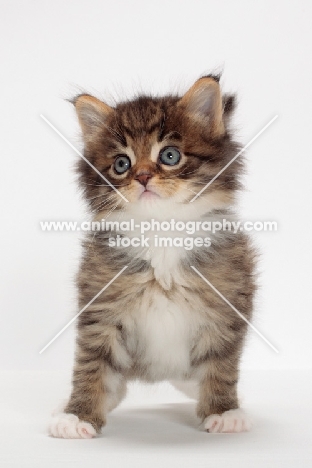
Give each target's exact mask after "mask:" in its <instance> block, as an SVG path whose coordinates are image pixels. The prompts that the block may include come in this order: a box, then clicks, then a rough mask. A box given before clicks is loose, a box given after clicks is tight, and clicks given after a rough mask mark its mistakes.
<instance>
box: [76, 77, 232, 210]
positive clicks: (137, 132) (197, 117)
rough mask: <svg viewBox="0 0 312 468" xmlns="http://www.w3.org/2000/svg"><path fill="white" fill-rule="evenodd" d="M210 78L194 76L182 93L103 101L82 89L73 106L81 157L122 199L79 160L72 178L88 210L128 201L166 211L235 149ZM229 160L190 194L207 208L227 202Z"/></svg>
mask: <svg viewBox="0 0 312 468" xmlns="http://www.w3.org/2000/svg"><path fill="white" fill-rule="evenodd" d="M228 103H229V101H225V100H224V99H223V100H222V97H221V93H220V89H219V85H218V83H217V82H216V81H215V80H214V79H213V78H211V77H206V78H201V79H200V80H198V81H197V82H196V83H195V84H194V86H193V87H192V88H191V89H190V90H189V91H188V92H187V93H186V94H185V95H184V96H183V97H182V98H179V97H173V96H167V97H164V98H150V97H139V98H137V99H135V100H133V101H130V102H126V103H122V104H119V105H117V106H116V108H111V107H109V106H107V105H106V104H104V103H102V102H101V101H99V100H97V99H96V98H94V97H92V96H88V95H81V96H79V97H78V98H77V99H76V101H75V105H76V109H77V113H78V117H79V121H80V124H81V127H82V130H83V135H84V141H85V157H86V158H87V159H88V160H89V161H90V163H91V164H92V165H93V166H94V167H95V168H96V169H97V170H98V171H99V172H100V173H101V174H103V176H104V177H105V178H106V179H107V180H108V181H109V182H110V183H111V184H112V185H114V187H116V188H117V189H118V190H119V191H120V193H121V194H122V195H123V196H124V197H125V198H126V199H127V200H128V203H127V202H126V201H125V200H124V199H123V198H122V197H121V196H120V195H119V194H118V193H117V192H115V191H114V190H113V189H112V187H111V186H110V185H109V184H107V183H106V182H105V181H104V180H103V179H102V178H101V177H100V175H99V174H98V173H97V172H96V171H94V169H93V168H91V167H90V166H89V165H88V164H87V163H86V162H85V161H83V160H81V161H80V162H79V172H80V181H81V183H82V184H83V188H84V193H85V196H86V198H87V199H88V201H89V204H90V206H91V208H92V210H93V211H94V212H95V213H97V214H99V213H100V214H102V213H103V214H105V212H107V211H110V210H112V209H116V210H120V209H124V210H131V208H133V207H134V206H135V207H136V208H140V207H141V208H142V209H145V210H147V211H148V212H150V213H153V210H155V215H157V214H159V213H158V212H157V210H161V209H162V206H165V205H166V206H167V205H168V203H170V204H171V206H172V209H173V213H174V210H175V209H177V207H178V206H180V207H181V205H186V204H189V202H190V200H191V199H192V198H193V197H194V196H195V195H196V194H197V193H198V192H199V191H200V190H201V189H202V188H203V187H204V186H205V185H206V184H207V183H208V182H209V181H210V180H211V179H212V178H213V177H214V176H215V175H216V174H218V172H219V171H220V170H221V169H222V168H223V167H224V166H225V165H226V164H227V163H228V162H229V161H230V160H231V159H232V158H233V157H234V156H235V154H236V151H237V145H236V144H235V143H233V142H232V141H231V139H230V137H229V135H228V133H227V130H226V126H225V118H226V114H227V109H226V107H224V106H226V105H228ZM238 167H239V164H238V162H237V161H236V162H234V163H233V164H232V165H231V166H230V167H229V168H227V170H226V171H224V173H222V174H221V175H220V176H219V177H218V178H217V179H216V180H215V181H214V182H213V184H211V186H210V187H209V188H207V190H206V191H204V192H203V194H201V196H200V197H198V199H196V200H195V202H194V207H195V205H197V206H198V208H199V207H201V211H202V210H203V209H204V210H206V211H210V210H211V209H219V208H224V207H226V206H228V205H229V204H230V203H231V202H232V198H233V193H234V190H235V189H236V188H237V186H238V184H237V171H238Z"/></svg>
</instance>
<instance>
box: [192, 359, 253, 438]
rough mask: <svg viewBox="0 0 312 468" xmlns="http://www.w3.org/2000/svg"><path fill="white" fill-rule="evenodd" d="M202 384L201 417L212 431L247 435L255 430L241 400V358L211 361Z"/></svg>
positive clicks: (199, 412) (200, 394) (200, 397)
mask: <svg viewBox="0 0 312 468" xmlns="http://www.w3.org/2000/svg"><path fill="white" fill-rule="evenodd" d="M204 369H205V370H204V376H203V378H202V379H201V381H200V387H199V401H198V407H197V414H198V416H199V417H200V418H201V419H202V420H203V421H204V427H205V429H206V430H207V431H208V432H243V431H248V430H250V429H251V421H250V419H249V417H248V416H247V415H246V414H245V413H244V412H243V410H241V409H240V408H239V403H238V398H237V379H238V358H235V357H233V355H231V356H228V358H222V359H221V358H216V357H213V358H210V359H209V361H207V363H206V364H205V365H204Z"/></svg>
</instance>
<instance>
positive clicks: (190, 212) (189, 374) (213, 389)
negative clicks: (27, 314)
mask: <svg viewBox="0 0 312 468" xmlns="http://www.w3.org/2000/svg"><path fill="white" fill-rule="evenodd" d="M74 104H75V107H76V111H77V114H78V118H79V122H80V125H81V129H82V133H83V138H84V146H85V149H84V154H85V157H86V158H87V159H88V160H89V161H90V162H91V163H92V165H93V166H94V167H95V168H96V169H97V170H98V171H99V172H100V173H101V174H103V175H104V176H105V178H106V179H107V180H109V181H110V182H111V184H113V185H114V186H115V187H116V188H117V189H118V190H119V191H120V192H121V194H122V195H123V196H124V197H125V198H126V199H127V200H128V202H126V201H125V200H124V199H123V198H122V197H120V195H119V194H118V193H116V192H115V191H114V190H113V189H112V187H111V186H110V185H109V184H106V183H105V182H104V181H103V179H102V178H101V177H100V175H99V174H98V173H97V172H96V171H95V170H94V169H93V168H92V167H90V166H89V165H88V164H87V163H86V162H85V161H84V160H80V161H79V167H78V170H79V174H80V184H81V187H82V188H83V191H84V195H85V198H86V200H87V201H88V203H89V206H90V209H91V211H92V212H93V213H94V219H98V220H99V219H102V218H105V217H107V216H109V220H116V221H117V220H118V221H122V220H129V219H131V218H133V219H135V220H136V221H137V222H139V221H144V220H150V219H152V218H154V219H156V220H160V221H162V220H170V219H172V218H174V219H175V220H179V221H181V220H182V221H188V220H197V221H199V220H213V219H216V217H218V216H219V217H220V216H221V217H228V216H230V215H231V214H232V213H233V212H232V211H231V209H232V207H233V205H234V202H235V193H236V191H237V190H238V189H239V188H240V184H239V180H238V176H239V174H240V172H241V170H242V161H241V159H240V158H238V159H237V160H236V161H234V162H233V163H232V164H231V165H230V166H229V167H228V168H227V169H226V170H225V171H224V172H223V173H222V174H220V175H219V177H218V178H216V180H215V181H214V182H213V183H212V184H211V185H210V186H209V188H207V190H205V191H204V192H203V193H202V194H201V196H199V197H198V198H196V200H195V201H193V202H192V203H190V200H191V199H192V198H193V197H194V195H195V194H197V193H198V191H199V190H200V189H202V188H203V186H204V185H205V184H207V183H208V182H209V181H210V180H211V179H212V178H213V177H214V176H215V175H216V174H217V173H218V172H219V171H220V170H221V169H222V168H223V167H224V166H225V165H226V164H227V163H228V162H229V161H230V160H231V159H232V158H233V157H234V156H235V154H236V153H237V151H238V149H239V147H238V144H237V143H236V142H234V141H233V139H232V136H231V134H230V131H229V128H228V120H229V117H230V115H231V111H232V110H233V104H234V98H233V96H224V97H222V95H221V91H220V87H219V83H218V78H217V77H214V76H205V77H203V78H201V79H199V80H198V81H197V82H196V83H195V84H194V85H193V86H192V87H191V88H190V89H189V91H188V92H187V93H186V94H185V95H184V96H182V97H179V96H171V95H170V96H166V97H161V98H154V97H149V96H141V97H138V98H136V99H134V100H132V101H129V102H122V103H120V104H118V105H116V107H114V108H112V107H110V106H108V105H107V104H105V103H103V102H101V101H99V100H98V99H96V98H94V97H92V96H90V95H87V94H83V95H79V96H78V97H77V98H76V99H75V100H74ZM117 234H120V235H124V234H125V233H122V232H120V233H118V232H107V231H99V232H95V233H92V234H90V236H89V237H88V238H87V239H86V241H85V244H84V254H83V258H82V262H81V267H80V271H79V274H78V278H77V284H78V289H79V310H80V309H82V308H83V307H84V306H85V305H86V304H87V303H89V301H91V300H92V299H93V298H94V296H95V295H96V294H98V292H99V291H100V290H101V289H102V288H103V287H104V286H105V285H106V284H107V283H108V282H109V281H111V280H112V278H114V276H115V275H116V274H118V273H119V272H120V270H121V269H122V268H123V267H124V266H125V265H127V266H128V267H127V269H126V270H125V271H124V272H123V273H122V274H121V275H120V276H119V277H118V278H117V279H116V280H115V281H114V282H113V283H112V284H110V286H109V287H108V288H107V289H106V290H105V291H104V292H103V293H102V294H101V295H100V296H99V297H97V299H96V300H94V302H93V303H92V304H91V305H90V306H89V307H88V308H87V309H86V310H85V311H84V312H83V313H82V314H81V315H80V316H79V318H78V320H77V322H78V323H77V350H76V362H75V367H74V372H73V388H72V393H71V396H70V399H69V402H68V404H67V406H66V407H65V409H64V412H63V413H61V414H58V415H56V416H55V417H54V419H53V421H52V423H51V426H50V433H51V434H52V435H53V436H55V437H65V438H66V437H73V438H89V437H93V436H94V435H96V433H99V432H100V431H101V428H102V426H104V425H105V422H106V416H107V413H108V412H109V411H110V410H111V409H113V408H114V407H116V406H117V405H118V403H119V402H120V401H121V399H122V398H123V397H124V396H125V394H126V384H127V381H128V380H132V379H140V380H142V381H145V382H156V381H161V380H167V379H168V380H170V379H174V380H177V381H180V383H181V382H183V381H184V382H189V381H191V380H195V381H196V382H197V384H198V405H197V414H198V416H199V418H201V419H202V421H204V427H205V428H206V430H208V431H211V432H240V431H244V430H248V429H249V426H250V423H249V420H248V418H247V416H246V415H245V414H244V413H243V412H242V410H240V409H239V403H238V398H237V389H236V387H237V380H238V367H239V359H240V355H241V351H242V346H243V342H244V337H245V334H246V323H245V322H244V321H243V320H242V319H241V318H240V317H239V316H238V315H237V314H236V313H235V312H234V311H233V310H232V309H231V308H230V307H229V306H228V305H227V304H226V303H225V302H224V301H223V300H222V299H221V298H220V297H219V296H218V295H217V294H216V293H215V292H214V291H213V290H212V289H211V288H210V287H209V286H208V285H207V284H206V283H205V282H204V281H203V280H202V279H201V278H200V277H199V276H198V275H197V274H196V273H195V271H194V270H193V269H191V266H195V267H196V268H197V269H198V270H199V271H200V272H201V273H202V274H203V275H204V276H205V277H206V278H207V279H208V280H209V281H210V282H211V283H212V284H213V286H214V287H215V288H217V290H218V291H220V292H221V293H222V294H223V295H224V296H225V297H226V298H227V300H228V301H230V302H231V304H233V305H234V306H235V307H236V308H237V309H238V310H239V311H240V312H241V313H242V314H244V316H245V317H246V318H247V319H248V320H249V319H250V318H251V312H252V299H253V294H254V290H255V285H254V278H253V270H254V252H253V249H252V247H251V246H250V243H249V240H248V238H247V237H246V235H245V234H244V233H242V232H238V233H237V234H235V235H234V234H233V232H231V231H224V232H222V234H219V235H215V236H212V237H211V242H212V245H211V246H210V247H205V246H200V247H194V249H192V250H186V249H184V248H183V247H162V248H160V247H152V248H149V249H146V248H144V247H142V248H122V247H110V246H109V238H110V236H114V237H115V236H116V235H117ZM137 234H138V233H130V234H129V233H127V235H131V236H134V235H137ZM153 234H155V233H153ZM167 235H168V234H167ZM169 235H171V236H174V235H176V233H172V232H171V233H169ZM197 235H198V234H197Z"/></svg>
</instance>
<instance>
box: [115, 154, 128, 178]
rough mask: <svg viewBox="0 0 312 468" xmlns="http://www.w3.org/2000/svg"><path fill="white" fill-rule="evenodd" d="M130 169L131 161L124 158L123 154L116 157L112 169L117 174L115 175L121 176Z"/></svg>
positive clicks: (126, 157)
mask: <svg viewBox="0 0 312 468" xmlns="http://www.w3.org/2000/svg"><path fill="white" fill-rule="evenodd" d="M130 167H131V161H130V159H129V158H128V156H125V155H124V154H121V155H120V156H117V158H116V159H115V162H114V169H115V171H116V172H117V174H123V173H124V172H126V171H127V170H128V169H130Z"/></svg>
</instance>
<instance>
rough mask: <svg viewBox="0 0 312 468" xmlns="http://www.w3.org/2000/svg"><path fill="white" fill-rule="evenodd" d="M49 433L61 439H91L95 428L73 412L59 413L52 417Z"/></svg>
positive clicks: (94, 434) (94, 433)
mask: <svg viewBox="0 0 312 468" xmlns="http://www.w3.org/2000/svg"><path fill="white" fill-rule="evenodd" d="M49 434H50V435H51V436H52V437H60V438H63V439H91V438H92V437H95V436H96V430H95V429H94V427H93V426H92V425H91V424H90V423H87V422H85V421H80V420H79V419H78V417H77V416H75V415H74V414H67V413H60V414H58V415H56V416H54V417H53V418H52V421H51V423H50V427H49Z"/></svg>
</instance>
